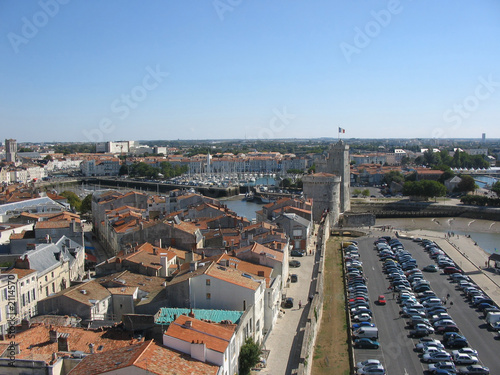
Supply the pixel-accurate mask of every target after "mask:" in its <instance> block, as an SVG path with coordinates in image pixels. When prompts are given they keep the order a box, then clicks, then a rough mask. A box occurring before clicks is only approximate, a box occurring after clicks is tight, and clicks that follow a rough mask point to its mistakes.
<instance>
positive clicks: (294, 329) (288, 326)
mask: <svg viewBox="0 0 500 375" xmlns="http://www.w3.org/2000/svg"><path fill="white" fill-rule="evenodd" d="M317 232H318V226H317V225H316V226H315V229H314V235H311V237H310V240H309V245H308V250H307V256H304V257H290V260H291V259H296V260H298V261H300V263H301V266H300V267H298V268H290V270H289V272H290V274H292V273H295V274H297V275H298V277H299V280H298V282H297V283H288V284H286V285H285V288H284V289H283V295H286V297H293V299H294V306H293V308H291V309H285V308H282V309H281V312H280V313H279V315H278V319H277V321H276V324H275V325H274V327H273V329H272V331H271V333H270V334H269V336H268V338H267V340H266V342H265V343H264V347H263V349H265V350H268V351H269V356H268V357H267V360H266V365H265V367H263V368H259V369H255V370H253V371H252V374H254V375H255V374H261V375H264V374H265V375H283V374H294V373H296V370H297V368H298V366H299V358H300V351H301V345H300V343H301V342H302V337H303V334H304V328H305V325H306V321H307V315H308V314H309V306H310V304H309V301H308V300H309V296H310V295H311V288H312V286H313V285H314V284H315V278H313V270H314V266H315V265H316V264H317V263H318V262H319V259H317V258H318V257H319V254H318V253H316V241H317V237H316V236H317ZM299 301H300V302H302V306H301V307H300V308H299Z"/></svg>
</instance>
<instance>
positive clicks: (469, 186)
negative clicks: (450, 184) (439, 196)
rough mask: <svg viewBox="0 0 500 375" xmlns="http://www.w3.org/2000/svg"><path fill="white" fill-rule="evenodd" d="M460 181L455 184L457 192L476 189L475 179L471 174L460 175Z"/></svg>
mask: <svg viewBox="0 0 500 375" xmlns="http://www.w3.org/2000/svg"><path fill="white" fill-rule="evenodd" d="M460 178H461V179H462V181H460V182H459V183H458V185H457V190H458V191H459V192H464V193H467V192H469V191H474V190H476V189H477V187H478V186H477V185H476V181H474V179H473V178H472V177H471V176H460Z"/></svg>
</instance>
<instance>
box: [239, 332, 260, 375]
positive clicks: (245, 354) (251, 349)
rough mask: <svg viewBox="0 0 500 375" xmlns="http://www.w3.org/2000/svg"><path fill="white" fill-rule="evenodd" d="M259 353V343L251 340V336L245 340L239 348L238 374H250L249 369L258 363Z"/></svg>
mask: <svg viewBox="0 0 500 375" xmlns="http://www.w3.org/2000/svg"><path fill="white" fill-rule="evenodd" d="M261 353H262V351H261V350H260V347H259V345H257V343H255V341H253V338H252V337H249V338H247V339H246V340H245V344H244V345H243V346H242V347H241V349H240V356H239V362H240V366H239V370H240V375H249V374H250V369H251V368H252V367H254V366H255V365H256V364H257V363H259V361H260V355H261Z"/></svg>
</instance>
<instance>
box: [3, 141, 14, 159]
mask: <svg viewBox="0 0 500 375" xmlns="http://www.w3.org/2000/svg"><path fill="white" fill-rule="evenodd" d="M16 157H17V141H16V140H15V139H6V140H5V161H7V162H9V163H15V162H16Z"/></svg>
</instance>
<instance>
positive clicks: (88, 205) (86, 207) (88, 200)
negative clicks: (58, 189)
mask: <svg viewBox="0 0 500 375" xmlns="http://www.w3.org/2000/svg"><path fill="white" fill-rule="evenodd" d="M80 212H81V213H82V214H86V213H89V212H92V194H89V195H87V196H86V197H85V198H83V200H82V204H81V205H80Z"/></svg>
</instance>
